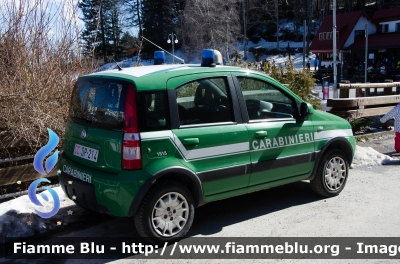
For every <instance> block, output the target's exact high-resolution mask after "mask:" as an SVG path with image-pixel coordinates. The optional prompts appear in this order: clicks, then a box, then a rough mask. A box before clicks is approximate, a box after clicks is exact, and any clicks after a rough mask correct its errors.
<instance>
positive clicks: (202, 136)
mask: <svg viewBox="0 0 400 264" xmlns="http://www.w3.org/2000/svg"><path fill="white" fill-rule="evenodd" d="M207 76H208V77H204V74H203V75H189V76H182V77H176V78H172V79H170V80H169V81H168V83H167V87H168V89H169V90H168V91H169V99H170V111H171V126H172V132H173V136H174V141H175V145H176V148H177V150H178V151H177V158H179V159H180V161H181V162H182V164H183V165H184V166H186V167H188V168H190V169H191V170H192V171H194V172H195V173H196V174H197V175H198V176H199V178H200V180H201V182H202V186H203V194H204V195H205V196H208V195H215V194H218V193H222V192H227V191H232V190H236V189H240V188H243V187H246V186H247V185H248V183H249V170H248V164H249V161H250V157H249V143H248V132H247V128H246V126H245V125H244V124H242V122H241V116H240V112H239V110H238V107H235V106H237V97H236V96H232V94H233V95H236V93H235V91H234V90H233V83H232V79H231V77H230V76H229V75H227V74H225V75H222V76H221V75H218V74H215V73H210V74H208V75H207ZM205 200H207V198H206V199H205Z"/></svg>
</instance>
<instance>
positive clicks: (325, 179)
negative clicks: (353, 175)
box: [310, 149, 349, 197]
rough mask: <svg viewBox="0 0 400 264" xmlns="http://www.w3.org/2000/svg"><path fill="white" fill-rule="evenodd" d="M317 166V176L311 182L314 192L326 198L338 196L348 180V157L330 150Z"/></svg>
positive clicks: (340, 152) (336, 150)
mask: <svg viewBox="0 0 400 264" xmlns="http://www.w3.org/2000/svg"><path fill="white" fill-rule="evenodd" d="M317 166H318V168H317V172H316V175H315V177H314V179H313V180H311V182H310V183H311V188H312V189H313V191H314V192H315V193H317V194H319V195H321V196H324V197H332V196H336V195H338V194H339V193H340V192H341V191H342V190H343V188H344V186H345V184H346V181H347V178H348V173H349V163H348V161H347V159H346V156H345V155H344V154H343V152H342V151H340V150H338V149H332V150H329V151H328V152H327V153H325V154H324V156H323V157H322V159H321V160H320V162H319V164H318V165H317Z"/></svg>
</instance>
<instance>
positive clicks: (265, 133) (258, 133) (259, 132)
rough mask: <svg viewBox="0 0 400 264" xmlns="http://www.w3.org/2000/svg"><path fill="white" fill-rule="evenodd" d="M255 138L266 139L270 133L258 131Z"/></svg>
mask: <svg viewBox="0 0 400 264" xmlns="http://www.w3.org/2000/svg"><path fill="white" fill-rule="evenodd" d="M254 136H255V137H256V138H265V137H267V136H268V132H267V131H257V132H256V133H255V134H254Z"/></svg>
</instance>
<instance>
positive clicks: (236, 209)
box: [187, 181, 325, 237]
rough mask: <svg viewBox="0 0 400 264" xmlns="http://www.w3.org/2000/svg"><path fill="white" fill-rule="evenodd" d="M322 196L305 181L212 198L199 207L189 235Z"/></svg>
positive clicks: (208, 233) (215, 231) (207, 232)
mask: <svg viewBox="0 0 400 264" xmlns="http://www.w3.org/2000/svg"><path fill="white" fill-rule="evenodd" d="M322 199H325V198H322V197H320V196H318V195H316V194H314V193H313V192H312V190H311V187H310V184H309V182H305V181H302V182H295V183H291V184H287V185H284V186H279V187H274V188H271V189H267V190H261V191H258V192H253V193H249V194H245V195H240V196H236V197H232V198H229V199H224V200H220V201H216V202H212V203H209V204H205V205H203V206H201V207H198V208H197V209H196V213H195V218H194V223H193V225H192V228H191V230H190V231H189V233H188V235H187V236H189V237H190V236H196V235H199V234H201V235H211V234H216V233H218V232H220V231H221V230H222V229H223V228H224V227H226V226H229V225H232V224H236V223H239V222H242V221H246V220H249V219H253V218H256V217H259V216H262V215H266V214H270V213H273V212H277V211H280V210H285V209H287V208H290V207H292V206H298V205H302V204H307V203H311V202H315V201H318V200H322Z"/></svg>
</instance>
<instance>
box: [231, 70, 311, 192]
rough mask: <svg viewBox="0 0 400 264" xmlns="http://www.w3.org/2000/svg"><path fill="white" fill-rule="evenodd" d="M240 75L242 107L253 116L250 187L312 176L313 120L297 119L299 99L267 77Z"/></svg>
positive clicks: (251, 119) (250, 126)
mask: <svg viewBox="0 0 400 264" xmlns="http://www.w3.org/2000/svg"><path fill="white" fill-rule="evenodd" d="M236 77H237V78H235V84H236V85H237V87H238V88H239V90H238V93H239V95H242V96H241V98H240V100H243V101H242V102H243V103H242V104H243V105H244V107H242V108H244V109H245V111H246V110H247V111H246V112H247V116H248V119H249V120H248V123H247V124H246V128H247V129H248V131H249V143H250V158H251V171H252V172H251V177H250V182H249V186H252V185H257V184H262V183H267V182H272V181H277V180H282V179H285V178H291V177H296V176H300V175H308V174H309V173H310V172H311V170H312V165H313V160H314V133H313V132H314V128H313V124H312V122H311V121H308V120H304V121H299V120H297V119H296V118H295V117H296V115H297V111H298V110H297V106H296V101H295V99H294V98H293V97H292V96H291V95H290V94H289V93H287V92H285V90H284V89H282V88H281V87H279V86H277V85H274V84H273V83H272V82H270V81H269V80H268V79H267V78H264V77H262V76H259V77H257V75H254V76H249V75H240V74H238V75H236Z"/></svg>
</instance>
